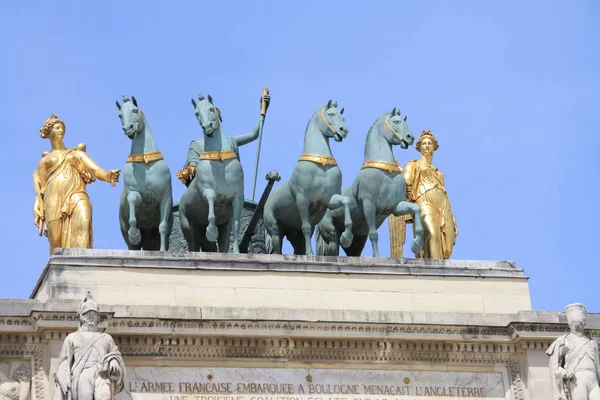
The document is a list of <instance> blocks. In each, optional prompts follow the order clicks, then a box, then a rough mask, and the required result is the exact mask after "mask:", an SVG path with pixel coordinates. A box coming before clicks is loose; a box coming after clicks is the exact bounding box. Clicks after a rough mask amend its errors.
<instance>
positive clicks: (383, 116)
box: [364, 110, 392, 157]
mask: <svg viewBox="0 0 600 400" xmlns="http://www.w3.org/2000/svg"><path fill="white" fill-rule="evenodd" d="M391 112H392V111H391V110H390V111H388V112H385V113H383V114H382V115H380V116H379V117H377V119H376V120H375V122H373V125H371V127H370V128H369V132H367V138H366V139H365V150H364V152H365V157H366V156H367V144H368V143H369V138H370V137H371V134H373V131H374V130H375V127H376V126H378V127H380V126H381V125H383V120H384V119H385V117H387V116H388V115H390V113H391ZM379 132H381V129H379Z"/></svg>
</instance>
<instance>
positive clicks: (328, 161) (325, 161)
mask: <svg viewBox="0 0 600 400" xmlns="http://www.w3.org/2000/svg"><path fill="white" fill-rule="evenodd" d="M298 161H310V162H314V163H315V164H321V165H322V166H326V165H338V164H337V162H336V161H335V158H333V157H329V156H321V155H319V154H302V155H301V156H300V159H299V160H298Z"/></svg>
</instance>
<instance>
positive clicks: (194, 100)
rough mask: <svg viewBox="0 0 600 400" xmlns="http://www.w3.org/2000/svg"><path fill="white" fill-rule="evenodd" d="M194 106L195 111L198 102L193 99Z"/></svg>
mask: <svg viewBox="0 0 600 400" xmlns="http://www.w3.org/2000/svg"><path fill="white" fill-rule="evenodd" d="M192 105H193V106H194V110H195V109H196V100H194V98H193V97H192Z"/></svg>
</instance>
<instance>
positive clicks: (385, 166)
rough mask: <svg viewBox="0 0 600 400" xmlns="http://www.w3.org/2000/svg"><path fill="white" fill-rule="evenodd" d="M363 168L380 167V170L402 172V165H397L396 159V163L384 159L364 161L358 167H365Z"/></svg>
mask: <svg viewBox="0 0 600 400" xmlns="http://www.w3.org/2000/svg"><path fill="white" fill-rule="evenodd" d="M365 168H377V169H380V170H382V171H386V172H390V173H392V172H398V173H399V172H402V167H401V166H400V165H398V160H396V163H395V164H394V163H389V162H385V161H370V160H369V161H365V162H364V163H363V165H362V166H361V167H360V169H365Z"/></svg>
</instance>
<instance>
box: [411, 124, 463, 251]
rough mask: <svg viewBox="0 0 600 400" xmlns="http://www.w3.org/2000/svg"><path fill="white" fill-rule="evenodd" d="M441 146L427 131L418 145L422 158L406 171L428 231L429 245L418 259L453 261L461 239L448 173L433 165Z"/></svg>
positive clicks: (426, 243)
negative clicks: (446, 180) (457, 240)
mask: <svg viewBox="0 0 600 400" xmlns="http://www.w3.org/2000/svg"><path fill="white" fill-rule="evenodd" d="M439 147H440V145H439V144H438V141H437V140H436V138H435V136H433V133H431V131H423V132H422V133H421V136H419V140H417V145H416V149H417V151H418V152H419V153H421V158H420V159H419V160H413V161H409V162H408V163H407V164H406V166H405V167H404V171H403V175H404V179H406V185H407V190H406V193H407V197H408V201H410V202H415V203H417V204H419V206H420V207H421V220H422V221H423V228H424V230H425V245H424V246H423V250H422V251H421V253H420V254H419V255H418V256H417V258H435V259H442V258H444V259H447V258H450V255H451V254H452V247H453V246H454V242H455V240H456V237H457V236H458V227H457V226H456V220H455V219H454V215H453V214H452V209H451V208H450V200H449V199H448V194H447V193H446V189H445V188H444V174H443V173H442V172H441V171H439V170H438V169H437V168H436V167H434V166H433V165H431V161H432V159H433V153H434V151H436V150H437V149H438V148H439Z"/></svg>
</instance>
